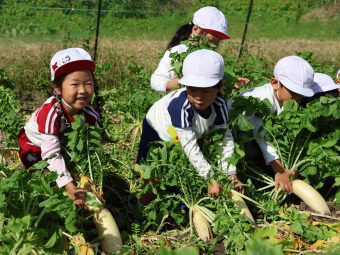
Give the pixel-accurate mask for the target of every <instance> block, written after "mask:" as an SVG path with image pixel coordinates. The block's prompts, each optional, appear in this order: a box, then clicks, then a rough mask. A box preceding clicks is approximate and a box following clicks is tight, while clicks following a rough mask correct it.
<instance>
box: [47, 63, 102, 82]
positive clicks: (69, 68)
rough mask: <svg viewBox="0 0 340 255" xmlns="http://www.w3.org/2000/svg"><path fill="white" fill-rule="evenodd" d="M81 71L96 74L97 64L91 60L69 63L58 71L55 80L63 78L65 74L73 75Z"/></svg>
mask: <svg viewBox="0 0 340 255" xmlns="http://www.w3.org/2000/svg"><path fill="white" fill-rule="evenodd" d="M79 70H90V71H92V72H94V70H96V64H95V63H94V62H93V61H91V60H77V61H72V62H69V63H67V64H64V65H63V66H61V67H59V68H58V69H57V70H56V72H55V74H54V79H56V78H58V77H60V76H62V75H63V74H67V73H71V72H74V71H79Z"/></svg>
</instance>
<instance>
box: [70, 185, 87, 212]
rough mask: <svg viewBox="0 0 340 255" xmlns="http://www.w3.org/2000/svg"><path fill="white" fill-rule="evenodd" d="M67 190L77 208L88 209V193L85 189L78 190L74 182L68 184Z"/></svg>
mask: <svg viewBox="0 0 340 255" xmlns="http://www.w3.org/2000/svg"><path fill="white" fill-rule="evenodd" d="M65 189H66V190H67V193H68V196H69V197H70V198H71V199H72V201H73V203H74V204H75V205H76V206H77V207H81V208H86V201H85V196H86V192H85V191H84V190H83V189H79V188H77V187H76V186H75V185H74V183H73V182H69V183H68V184H66V185H65Z"/></svg>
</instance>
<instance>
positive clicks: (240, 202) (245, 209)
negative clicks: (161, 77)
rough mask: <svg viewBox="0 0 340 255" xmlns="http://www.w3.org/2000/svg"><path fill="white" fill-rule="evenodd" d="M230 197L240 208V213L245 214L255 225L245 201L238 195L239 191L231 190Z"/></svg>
mask: <svg viewBox="0 0 340 255" xmlns="http://www.w3.org/2000/svg"><path fill="white" fill-rule="evenodd" d="M231 198H232V199H233V200H234V201H235V203H236V205H237V206H238V207H239V208H240V209H241V214H242V215H244V216H246V217H247V218H248V219H249V220H250V221H251V222H252V223H253V224H254V225H255V224H256V223H255V220H254V217H253V215H252V214H251V212H250V210H249V208H248V206H247V204H246V202H244V200H243V198H242V197H241V196H240V195H239V193H238V192H237V191H235V190H231Z"/></svg>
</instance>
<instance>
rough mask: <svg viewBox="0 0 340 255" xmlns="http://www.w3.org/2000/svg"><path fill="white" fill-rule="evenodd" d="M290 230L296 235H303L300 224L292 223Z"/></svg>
mask: <svg viewBox="0 0 340 255" xmlns="http://www.w3.org/2000/svg"><path fill="white" fill-rule="evenodd" d="M291 229H292V231H293V232H294V233H295V234H298V235H302V234H303V228H302V225H301V223H300V222H294V223H293V224H292V226H291Z"/></svg>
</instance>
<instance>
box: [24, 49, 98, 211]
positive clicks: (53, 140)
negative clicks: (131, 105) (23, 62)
mask: <svg viewBox="0 0 340 255" xmlns="http://www.w3.org/2000/svg"><path fill="white" fill-rule="evenodd" d="M95 68H96V65H95V63H94V62H93V60H92V59H91V56H90V55H89V54H88V53H87V52H86V51H85V50H83V49H81V48H68V49H64V50H61V51H58V52H57V53H55V54H54V56H53V57H52V59H51V64H50V69H51V81H52V87H53V91H54V93H53V94H54V95H53V96H51V97H50V98H48V99H47V100H46V101H45V103H44V104H43V105H42V106H41V107H40V108H39V109H38V110H36V111H35V112H34V113H33V114H32V116H31V118H30V119H29V120H28V122H27V123H26V124H25V127H24V128H23V129H22V130H21V131H20V133H19V138H18V141H19V145H20V159H21V161H22V162H23V164H24V165H25V167H26V168H29V167H30V166H32V165H33V164H34V163H36V162H38V161H40V160H41V159H48V163H49V166H48V169H49V170H50V171H53V172H57V174H58V175H59V177H58V178H57V180H56V182H57V185H58V187H65V189H66V190H67V192H68V195H69V196H70V198H71V199H72V200H73V202H74V204H75V205H77V206H85V201H84V195H85V194H84V191H83V190H82V189H78V188H77V187H76V186H75V185H74V183H73V181H72V177H71V174H70V172H69V171H68V169H67V168H66V165H65V161H64V158H63V157H62V155H61V153H60V141H59V135H60V134H62V133H63V132H64V131H65V129H66V128H68V127H69V126H70V122H73V121H74V120H73V116H74V115H77V114H83V115H84V117H85V121H86V122H87V123H89V124H91V125H95V124H98V123H99V115H98V114H97V112H96V111H95V110H94V109H93V107H92V106H91V105H90V102H91V99H92V96H93V93H94V83H95V81H94V75H93V72H94V70H95Z"/></svg>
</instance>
